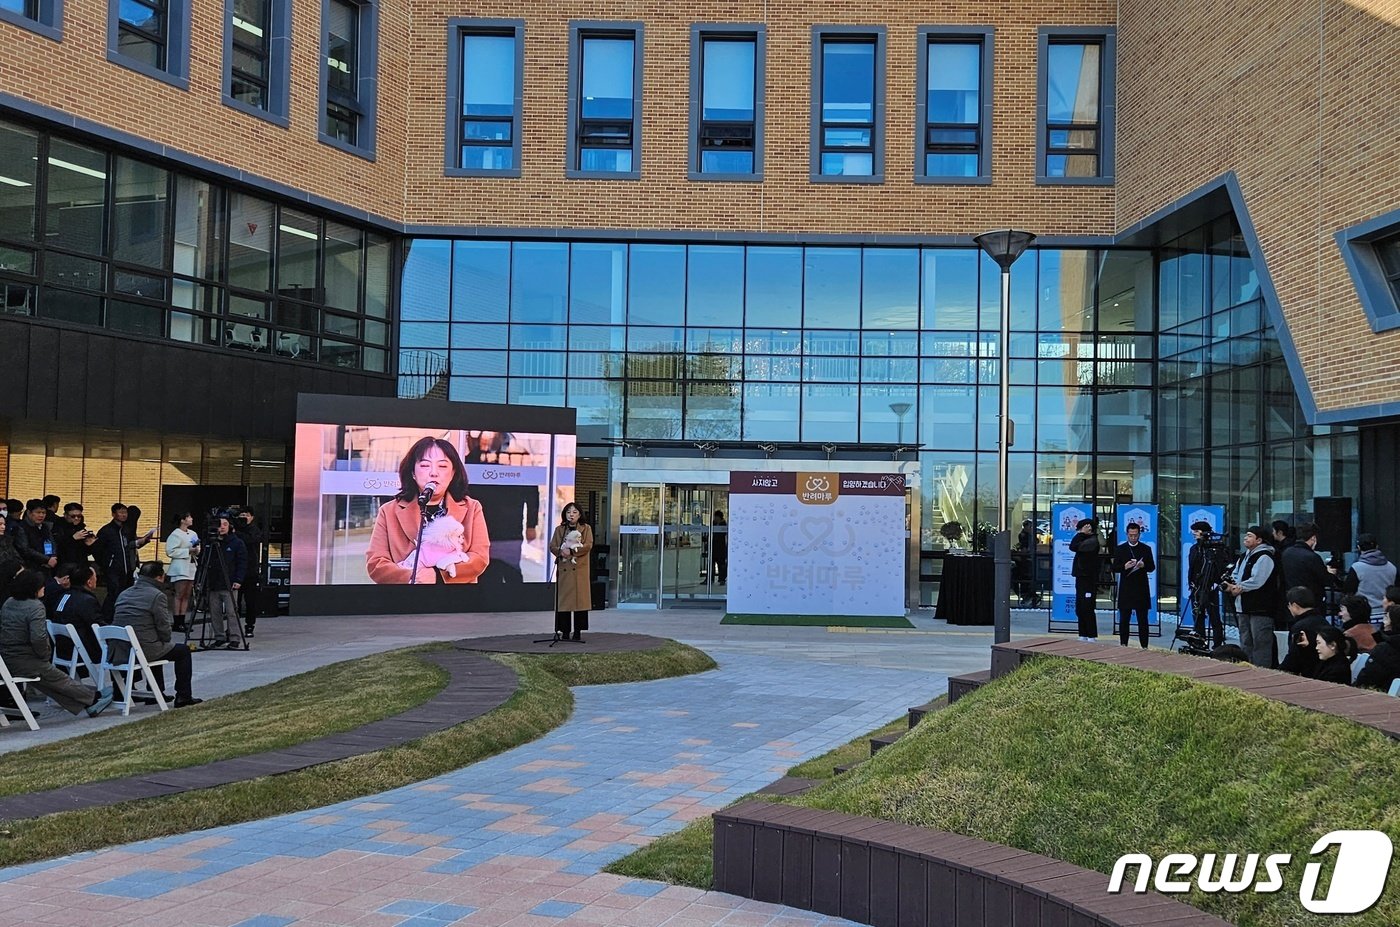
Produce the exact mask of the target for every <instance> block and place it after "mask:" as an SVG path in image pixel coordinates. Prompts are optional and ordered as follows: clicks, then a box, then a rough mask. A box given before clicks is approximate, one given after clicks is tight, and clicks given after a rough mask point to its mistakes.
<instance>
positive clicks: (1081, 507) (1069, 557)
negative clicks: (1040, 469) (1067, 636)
mask: <svg viewBox="0 0 1400 927" xmlns="http://www.w3.org/2000/svg"><path fill="white" fill-rule="evenodd" d="M1093 517H1094V507H1093V506H1092V505H1090V504H1089V503H1088V502H1056V503H1055V504H1053V505H1051V506H1050V545H1051V546H1050V551H1051V557H1050V572H1051V576H1052V579H1051V584H1050V629H1051V630H1054V629H1055V623H1056V622H1066V621H1067V622H1071V623H1073V624H1075V627H1078V619H1077V618H1076V617H1075V615H1074V574H1073V573H1071V572H1070V567H1072V566H1073V565H1074V552H1073V551H1071V550H1070V549H1069V541H1070V538H1072V537H1074V532H1075V530H1076V529H1075V527H1074V526H1075V525H1077V524H1079V522H1080V520H1081V519H1085V518H1093Z"/></svg>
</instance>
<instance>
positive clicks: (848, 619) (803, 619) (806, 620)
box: [719, 612, 914, 628]
mask: <svg viewBox="0 0 1400 927" xmlns="http://www.w3.org/2000/svg"><path fill="white" fill-rule="evenodd" d="M719 623H720V624H751V625H774V626H777V627H800V628H912V627H914V625H912V624H911V623H910V622H909V619H907V618H901V617H898V616H889V617H871V616H869V615H752V614H749V613H747V612H729V613H728V614H726V615H725V616H724V617H723V618H721V619H720V622H719Z"/></svg>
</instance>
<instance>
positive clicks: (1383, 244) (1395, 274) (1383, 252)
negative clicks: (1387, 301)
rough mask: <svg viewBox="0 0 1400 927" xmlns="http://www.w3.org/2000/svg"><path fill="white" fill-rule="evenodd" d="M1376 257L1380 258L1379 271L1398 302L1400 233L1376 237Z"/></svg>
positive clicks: (1399, 300) (1399, 299) (1399, 292)
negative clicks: (1383, 275)
mask: <svg viewBox="0 0 1400 927" xmlns="http://www.w3.org/2000/svg"><path fill="white" fill-rule="evenodd" d="M1373 247H1374V248H1375V249H1376V257H1377V258H1379V259H1380V265H1381V272H1382V273H1383V274H1385V279H1386V283H1387V284H1389V286H1390V292H1391V295H1392V296H1393V297H1394V299H1395V301H1396V303H1397V304H1400V233H1398V234H1395V235H1390V236H1387V237H1385V238H1381V239H1378V240H1377V241H1376V243H1375V244H1374V245H1373Z"/></svg>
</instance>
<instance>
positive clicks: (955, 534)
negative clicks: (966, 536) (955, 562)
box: [938, 521, 963, 551]
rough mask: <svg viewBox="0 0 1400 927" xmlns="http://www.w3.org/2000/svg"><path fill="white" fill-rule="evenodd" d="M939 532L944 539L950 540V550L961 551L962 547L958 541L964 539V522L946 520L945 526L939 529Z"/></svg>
mask: <svg viewBox="0 0 1400 927" xmlns="http://www.w3.org/2000/svg"><path fill="white" fill-rule="evenodd" d="M938 533H939V534H941V535H943V538H944V540H946V541H947V542H948V550H949V551H960V550H961V549H962V548H960V547H959V546H958V542H959V541H961V540H962V536H963V526H962V522H960V521H945V522H944V523H943V526H942V527H941V528H939V529H938Z"/></svg>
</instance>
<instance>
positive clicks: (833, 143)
mask: <svg viewBox="0 0 1400 927" xmlns="http://www.w3.org/2000/svg"><path fill="white" fill-rule="evenodd" d="M877 54H878V39H877V38H876V37H875V36H873V35H848V34H831V35H823V36H822V37H821V87H820V88H819V89H820V91H821V107H820V119H821V124H820V126H819V128H818V140H817V144H818V168H819V173H820V174H822V175H824V176H844V177H870V176H873V175H874V174H875V173H876V168H877V163H876V162H877V159H878V156H879V153H878V152H877V151H876V143H877V141H878V139H877V133H876V128H877V127H876V124H875V119H876V109H877V106H876V94H878V93H879V90H880V88H879V87H878V86H877V81H876V70H877V62H876V56H877Z"/></svg>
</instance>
